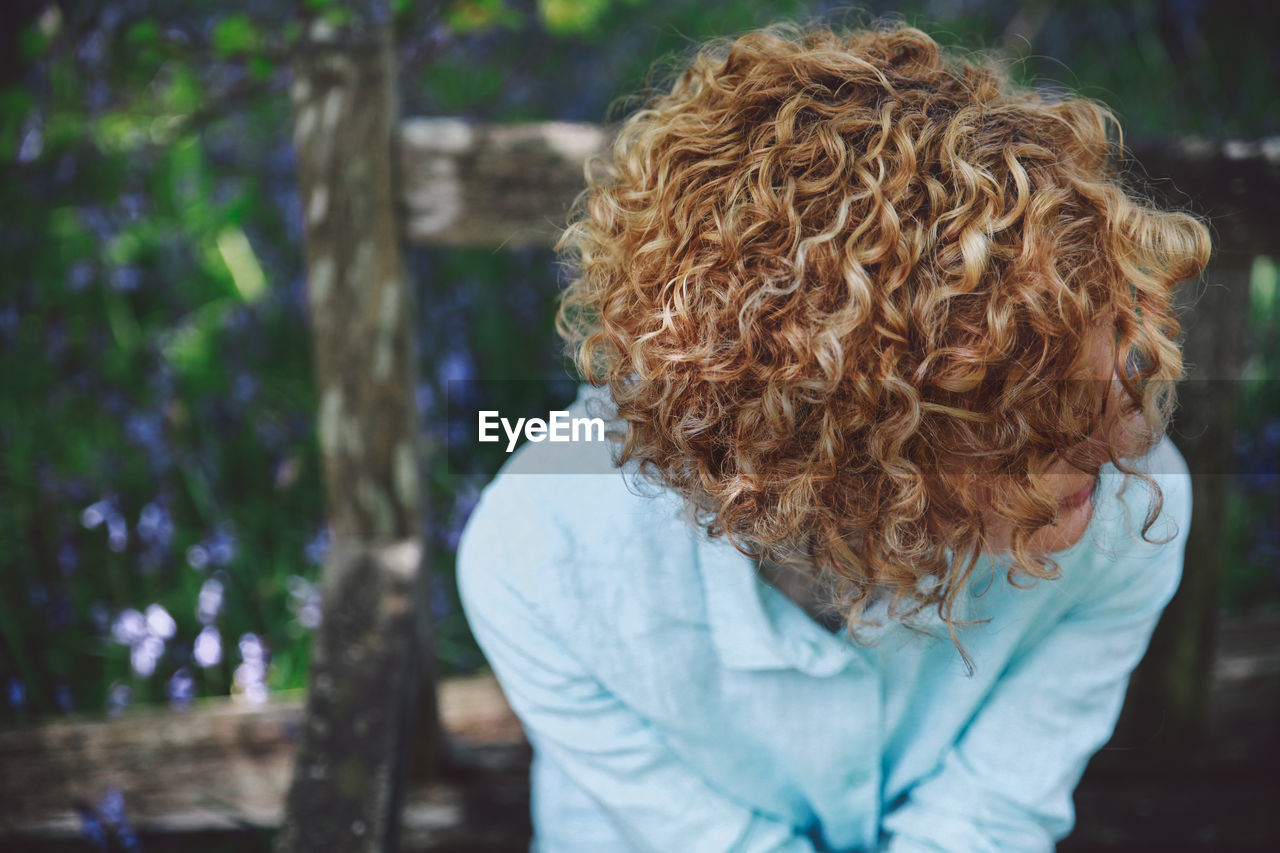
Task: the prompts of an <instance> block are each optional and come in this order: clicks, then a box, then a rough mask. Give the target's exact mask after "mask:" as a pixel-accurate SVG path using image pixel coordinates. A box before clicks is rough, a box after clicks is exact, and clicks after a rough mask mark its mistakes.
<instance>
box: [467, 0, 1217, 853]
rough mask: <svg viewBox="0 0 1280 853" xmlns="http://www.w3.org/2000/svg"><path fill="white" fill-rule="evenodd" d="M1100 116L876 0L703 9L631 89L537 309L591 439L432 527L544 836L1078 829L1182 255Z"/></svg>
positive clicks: (1165, 499)
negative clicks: (670, 74) (507, 706)
mask: <svg viewBox="0 0 1280 853" xmlns="http://www.w3.org/2000/svg"><path fill="white" fill-rule="evenodd" d="M1114 127H1115V122H1114V119H1113V118H1112V116H1111V115H1110V114H1109V113H1108V112H1107V111H1106V110H1105V109H1103V108H1102V107H1099V106H1097V105H1096V104H1093V103H1091V102H1088V101H1085V100H1081V99H1076V98H1054V97H1050V96H1048V95H1045V94H1041V93H1038V92H1034V91H1027V90H1023V89H1019V88H1017V87H1015V86H1013V85H1012V84H1010V83H1009V82H1008V80H1007V78H1006V77H1005V76H1004V74H1003V72H1002V71H1001V69H1000V68H999V67H998V66H996V65H995V64H993V63H991V62H981V61H974V60H972V59H970V60H967V61H962V60H959V59H955V58H952V57H949V56H947V55H945V54H944V53H943V52H942V51H941V50H940V49H939V47H938V45H937V44H936V43H935V42H934V41H933V40H932V39H930V38H929V37H928V36H927V35H925V34H924V33H922V32H920V31H918V30H915V29H911V28H908V27H905V26H901V25H897V24H883V25H877V26H875V27H873V28H871V29H867V30H861V31H856V32H852V33H844V34H840V33H835V32H832V31H830V30H827V29H823V28H813V29H801V28H796V27H786V26H778V27H772V28H768V29H766V30H762V31H758V32H753V33H749V34H747V35H744V36H742V37H740V38H738V39H736V40H733V41H723V42H716V43H712V44H709V45H706V46H704V47H703V48H702V49H700V50H699V51H698V52H697V54H696V55H695V56H694V58H693V59H692V61H691V62H690V64H689V65H688V67H687V68H686V69H685V70H684V72H683V74H682V75H681V76H680V77H679V78H678V79H677V80H676V81H675V83H674V84H673V85H672V86H671V88H670V89H669V91H665V92H661V93H659V94H657V95H655V96H654V97H652V98H651V99H650V100H649V101H648V102H647V103H646V104H645V105H644V107H643V108H642V109H640V110H638V111H637V112H635V113H634V114H633V115H632V116H631V117H630V118H629V119H628V120H627V121H626V123H625V124H624V125H623V127H622V129H621V131H620V133H619V135H618V138H617V141H616V144H615V147H614V150H613V156H612V158H611V162H609V163H606V164H603V165H604V166H605V167H606V168H605V169H603V170H602V171H601V172H600V173H598V174H597V176H596V177H595V178H594V179H593V181H592V184H591V186H590V187H589V189H588V192H587V193H586V195H585V196H584V203H583V204H582V205H581V207H580V208H579V212H578V214H577V215H576V218H575V219H574V221H573V222H572V223H571V224H570V227H569V228H568V230H567V231H566V232H565V235H564V237H563V239H562V241H561V244H562V248H563V249H564V250H565V252H566V254H567V256H568V258H569V259H570V261H571V263H572V265H573V268H574V270H575V276H574V278H573V280H572V282H571V283H570V285H569V287H568V288H567V290H566V291H565V293H564V294H563V298H562V304H561V310H560V314H559V317H558V323H557V326H558V329H559V331H560V333H561V334H562V335H563V336H564V338H565V340H566V342H567V346H568V351H569V352H570V353H571V354H572V356H573V357H574V359H575V362H576V364H577V367H578V369H579V371H580V373H581V375H582V377H583V379H584V380H585V383H586V384H584V386H583V390H582V392H581V394H580V396H579V399H578V401H577V402H575V404H574V408H573V410H571V411H573V412H575V413H597V414H598V413H604V414H607V415H608V417H609V418H610V419H611V420H612V422H613V423H614V425H615V430H614V433H613V435H614V437H616V439H617V445H616V447H608V446H606V445H593V446H587V445H584V446H583V448H582V452H583V453H584V454H592V453H595V454H598V456H599V458H598V459H597V462H598V463H599V469H600V470H602V471H604V470H607V471H610V472H611V475H604V476H601V475H597V474H583V473H575V474H557V473H555V471H554V470H552V469H551V468H550V467H549V464H550V463H548V462H547V460H548V459H550V458H551V457H548V456H546V455H545V454H547V453H548V452H549V451H550V448H549V446H548V445H546V444H533V443H531V444H528V445H526V446H524V447H522V448H521V449H520V450H519V451H518V452H517V454H516V456H515V458H513V459H512V460H511V461H510V462H509V463H508V465H507V466H505V467H504V469H503V471H502V472H501V473H500V474H499V476H498V477H497V479H496V480H494V482H493V483H491V484H490V485H489V486H488V488H487V489H486V490H485V492H484V494H483V496H482V498H481V500H480V503H479V505H478V506H477V508H476V510H475V513H474V514H473V516H472V518H471V519H470V521H469V523H468V526H467V529H466V531H465V533H464V536H463V539H462V542H461V544H460V547H459V553H458V571H459V583H460V589H461V592H462V596H463V604H464V607H465V608H466V612H467V615H468V618H469V619H470V621H471V625H472V627H473V629H474V632H475V635H476V638H477V640H478V641H479V643H480V645H481V646H482V648H483V649H484V651H485V653H486V655H487V656H488V658H489V660H490V662H491V664H492V666H493V669H494V672H495V674H496V675H497V677H498V679H499V681H500V682H501V684H502V686H503V689H504V691H505V692H506V694H507V697H508V699H509V700H510V702H511V705H512V708H513V709H514V710H515V712H516V713H517V715H519V717H520V718H521V720H522V722H523V723H524V726H525V729H526V732H527V733H528V736H529V739H530V742H531V744H532V746H533V748H534V755H535V759H534V766H533V771H532V773H533V776H532V793H533V819H534V830H535V839H534V846H535V849H539V850H543V851H548V853H549V852H550V851H564V850H592V851H598V850H657V851H703V850H706V851H716V850H735V851H764V850H770V851H775V850H785V851H812V850H838V851H870V850H889V851H894V853H902V851H918V850H938V851H949V853H956V851H971V850H972V851H977V850H998V851H1024V850H1025V851H1042V850H1043V851H1049V850H1052V849H1053V846H1054V842H1055V840H1056V839H1060V838H1062V837H1063V836H1065V835H1066V834H1067V833H1068V832H1069V831H1070V829H1071V827H1072V823H1073V812H1072V806H1071V794H1072V790H1073V789H1074V787H1075V785H1076V783H1077V782H1078V781H1079V778H1080V775H1081V773H1082V772H1083V769H1084V766H1085V764H1086V762H1087V761H1088V759H1089V757H1090V756H1091V755H1092V754H1093V753H1094V752H1095V751H1096V750H1097V749H1098V748H1099V747H1100V746H1101V745H1102V744H1103V743H1104V742H1105V741H1106V740H1107V738H1108V737H1109V735H1110V734H1111V731H1112V728H1113V727H1114V724H1115V720H1116V716H1117V714H1118V712H1119V708H1120V704H1121V701H1122V699H1123V696H1124V691H1125V686H1126V683H1127V681H1128V678H1129V675H1130V672H1131V671H1132V669H1133V667H1134V666H1135V665H1136V664H1137V662H1138V660H1139V659H1140V657H1141V655H1142V653H1143V651H1144V650H1145V648H1146V645H1147V642H1148V640H1149V638H1150V634H1151V631H1152V629H1153V628H1154V625H1155V623H1156V620H1157V619H1158V617H1159V614H1160V612H1161V610H1162V608H1163V607H1164V606H1165V604H1166V603H1167V602H1168V600H1169V598H1170V597H1171V596H1172V595H1173V592H1174V590H1175V588H1176V586H1177V583H1178V579H1179V577H1180V572H1181V566H1182V552H1183V546H1184V544H1185V541H1186V535H1187V527H1188V524H1189V521H1190V484H1189V479H1188V475H1187V472H1186V467H1185V464H1184V462H1183V460H1182V458H1181V456H1180V455H1179V453H1178V451H1177V450H1176V448H1174V447H1173V445H1172V444H1171V443H1170V442H1169V441H1168V439H1167V438H1165V437H1164V430H1165V427H1166V425H1167V423H1168V418H1169V415H1170V412H1171V406H1172V404H1173V397H1172V392H1171V386H1172V382H1173V381H1174V380H1176V379H1178V378H1179V377H1180V375H1181V372H1182V362H1181V357H1180V354H1179V349H1178V344H1177V341H1176V336H1177V334H1178V331H1179V327H1178V322H1177V320H1176V319H1175V317H1174V316H1173V314H1172V312H1171V307H1170V293H1171V290H1172V288H1173V286H1174V285H1175V284H1176V283H1177V282H1178V281H1180V280H1183V279H1187V278H1191V277H1195V276H1198V275H1199V274H1200V273H1201V272H1202V271H1203V268H1204V266H1205V264H1206V261H1207V256H1208V252H1209V240H1208V235H1207V232H1206V230H1205V228H1204V227H1203V226H1202V225H1201V224H1200V223H1199V222H1197V221H1196V220H1195V219H1193V218H1191V217H1190V216H1188V215H1185V214H1182V213H1178V212H1169V211H1161V210H1158V209H1154V208H1152V207H1151V206H1149V205H1147V204H1145V203H1143V202H1142V201H1141V200H1139V199H1136V198H1134V197H1132V196H1130V195H1129V194H1127V193H1126V192H1125V190H1124V189H1123V187H1122V186H1121V185H1120V184H1119V183H1118V182H1117V180H1116V178H1115V177H1114V175H1113V173H1112V166H1113V163H1112V161H1113V155H1114V154H1115V153H1116V152H1117V150H1118V147H1119V146H1118V141H1117V140H1114V139H1110V138H1109V137H1108V133H1109V131H1110V130H1111V129H1112V128H1114ZM614 466H616V467H614ZM575 470H586V469H575Z"/></svg>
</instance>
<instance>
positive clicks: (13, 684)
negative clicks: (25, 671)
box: [5, 677, 27, 714]
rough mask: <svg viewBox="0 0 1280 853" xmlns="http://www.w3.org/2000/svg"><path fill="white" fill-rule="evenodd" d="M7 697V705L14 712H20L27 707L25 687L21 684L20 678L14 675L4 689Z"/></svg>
mask: <svg viewBox="0 0 1280 853" xmlns="http://www.w3.org/2000/svg"><path fill="white" fill-rule="evenodd" d="M5 692H6V693H7V694H8V697H9V707H10V708H12V709H13V710H14V711H15V712H16V713H19V714H21V713H22V712H23V711H25V710H26V708H27V688H26V686H25V685H23V683H22V680H21V679H19V678H17V677H14V678H10V679H9V684H8V685H7V689H6V691H5Z"/></svg>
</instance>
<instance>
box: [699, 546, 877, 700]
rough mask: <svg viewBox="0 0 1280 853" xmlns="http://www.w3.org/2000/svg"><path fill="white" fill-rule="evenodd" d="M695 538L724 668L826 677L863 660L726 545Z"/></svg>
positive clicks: (848, 642)
mask: <svg viewBox="0 0 1280 853" xmlns="http://www.w3.org/2000/svg"><path fill="white" fill-rule="evenodd" d="M695 535H696V539H697V548H698V567H699V571H700V572H701V575H702V588H703V594H704V596H705V598H706V603H707V621H708V624H709V626H710V630H711V641H712V643H713V645H714V646H715V649H716V653H717V655H719V657H720V662H721V663H722V664H724V666H726V667H728V668H730V669H744V670H770V669H797V670H800V671H801V672H804V673H806V674H808V675H813V676H818V677H826V676H831V675H835V674H836V673H837V672H840V671H841V670H842V669H844V668H845V667H846V666H848V665H849V664H851V663H854V662H855V661H858V660H861V659H863V654H862V650H861V649H859V648H858V647H857V646H855V645H854V644H853V642H852V641H851V640H849V639H848V638H847V637H845V636H837V635H834V634H832V633H831V632H830V631H828V630H827V629H826V628H823V627H822V626H821V625H819V624H818V623H816V622H814V621H813V620H812V619H811V618H809V615H808V614H807V613H805V612H804V610H803V609H802V608H801V607H800V605H798V604H796V603H795V602H793V601H792V600H791V599H789V598H787V597H786V596H785V595H783V594H782V592H780V591H779V590H777V589H776V588H774V587H773V586H772V585H770V584H769V583H767V582H766V581H765V580H764V579H763V578H762V577H760V575H759V573H758V572H757V571H756V567H755V561H754V560H752V559H751V558H750V557H747V556H746V555H744V554H742V553H741V552H740V551H738V550H737V549H736V548H734V547H733V545H731V544H730V543H729V542H728V541H727V540H725V539H723V538H721V539H716V540H711V539H709V538H708V537H707V536H706V535H705V531H703V530H701V529H699V530H698V532H697V533H696V534H695Z"/></svg>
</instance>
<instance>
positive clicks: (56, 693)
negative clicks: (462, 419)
mask: <svg viewBox="0 0 1280 853" xmlns="http://www.w3.org/2000/svg"><path fill="white" fill-rule="evenodd" d="M302 5H304V6H306V7H309V8H310V9H311V10H312V11H313V12H314V13H316V14H325V13H326V10H329V9H330V7H332V9H335V10H336V9H338V6H337V4H331V3H329V2H328V0H306V2H305V3H304V4H302ZM391 8H392V13H393V14H394V22H395V31H396V34H397V48H396V60H397V63H398V74H399V94H400V101H401V112H402V113H403V115H404V116H406V117H414V116H452V117H460V118H465V119H474V120H482V121H488V122H523V121H545V120H563V121H583V122H601V121H605V120H610V119H616V118H618V117H620V115H621V114H622V112H623V111H624V110H625V107H626V102H625V101H622V100H620V99H621V98H622V97H623V96H625V95H627V94H629V93H631V92H633V91H635V90H637V89H639V88H640V87H642V86H643V85H644V84H645V81H646V79H647V74H648V72H649V69H650V68H651V66H652V65H653V63H654V62H655V61H658V60H660V59H662V58H663V57H668V58H669V57H672V56H676V55H679V54H680V53H681V52H682V51H685V50H686V49H688V48H689V47H690V46H691V45H692V44H693V43H695V42H697V41H698V40H700V39H703V38H706V37H710V36H717V35H725V34H732V33H734V32H738V31H740V30H743V29H746V28H749V27H753V26H757V25H762V24H765V23H768V22H771V21H774V20H777V19H779V18H796V17H799V18H805V17H807V16H810V15H818V16H823V17H826V18H828V19H831V20H836V21H850V22H852V21H856V20H857V17H856V14H855V13H851V12H850V11H849V9H848V7H846V6H844V5H843V4H841V5H839V6H837V5H836V4H821V3H809V4H804V3H794V2H710V0H699V2H693V0H665V2H661V3H658V2H645V0H539V2H536V3H535V2H504V0H451V1H450V2H440V3H413V2H408V0H398V2H394V3H392V4H391ZM861 8H862V9H863V10H865V11H867V12H870V13H875V14H880V13H886V12H889V13H896V14H900V15H902V16H904V17H906V18H907V19H908V20H909V21H911V22H913V23H918V24H919V25H921V26H922V27H924V28H925V29H926V30H928V31H929V32H931V33H933V34H934V35H936V36H937V37H938V38H939V39H940V40H942V41H944V42H946V43H949V44H955V45H961V46H965V47H985V48H990V49H995V50H999V51H1002V52H1004V53H1005V54H1006V55H1008V56H1009V57H1011V58H1012V59H1014V60H1015V64H1014V69H1015V72H1016V74H1017V76H1018V77H1019V78H1020V79H1022V80H1023V81H1024V82H1028V83H1034V84H1036V85H1043V86H1052V87H1059V88H1060V87H1067V88H1070V89H1072V90H1075V91H1077V92H1079V93H1081V94H1084V95H1087V96H1090V97H1094V98H1097V99H1099V100H1101V101H1103V102H1105V103H1107V104H1108V105H1110V106H1111V107H1112V108H1113V109H1114V110H1115V111H1116V113H1117V114H1118V115H1119V117H1120V119H1121V121H1122V123H1123V126H1124V128H1125V131H1126V134H1127V137H1126V138H1127V139H1138V140H1141V139H1143V138H1152V139H1154V138H1161V139H1166V138H1190V137H1195V138H1203V139H1208V140H1218V139H1224V138H1235V139H1246V140H1257V139H1263V138H1268V137H1276V135H1277V134H1280V47H1278V46H1277V42H1276V40H1275V38H1274V34H1275V32H1277V29H1275V28H1274V27H1268V26H1267V25H1266V24H1267V22H1269V21H1270V22H1271V23H1272V24H1274V23H1275V22H1274V20H1272V16H1273V13H1272V12H1271V11H1270V8H1269V4H1268V3H1267V2H1264V0H1257V2H1247V1H1246V0H1235V1H1234V2H1218V3H1209V2H1207V0H1179V2H1156V1H1155V0H1146V2H1133V3H1105V2H1097V0H1087V1H1086V2H1073V3H1066V2H1057V3H1055V2H1039V3H1011V2H997V1H996V0H968V1H967V2H966V1H965V0H952V2H944V0H935V2H910V3H897V4H889V3H868V4H865V5H864V6H863V7H861ZM297 11H298V4H296V3H293V2H279V0H259V2H255V3H253V4H248V3H243V4H236V3H225V2H220V3H212V2H204V0H184V2H176V0H173V1H171V2H161V0H150V2H144V1H143V0H134V1H133V2H129V0H125V1H124V2H106V0H103V2H96V0H86V2H70V0H65V1H64V2H30V0H18V2H15V3H11V4H9V8H8V11H7V15H6V18H7V20H6V26H5V27H4V32H3V33H2V34H0V38H3V39H4V40H5V42H6V43H5V44H4V45H3V46H2V47H0V175H2V180H0V211H3V212H2V213H0V688H3V693H2V695H0V729H2V728H5V727H12V726H19V725H27V724H31V723H33V722H37V721H40V720H46V719H55V718H58V717H61V716H65V715H103V714H105V715H118V714H122V713H128V712H129V710H130V709H132V708H135V707H137V706H143V705H156V704H168V705H170V706H172V707H174V708H176V709H182V708H187V707H191V706H192V705H193V704H194V703H198V702H199V701H200V700H201V699H202V698H207V697H218V696H227V695H232V696H235V697H238V698H239V699H240V700H242V701H244V702H246V703H250V704H252V703H262V702H264V701H266V700H267V699H268V698H269V697H270V696H271V695H272V694H273V693H276V692H280V691H289V690H293V689H296V688H301V687H303V686H305V684H306V680H307V671H308V657H309V653H310V649H311V638H312V634H313V630H314V629H315V627H316V626H317V625H318V624H319V620H320V618H321V601H320V595H319V591H318V587H317V581H318V573H319V567H320V566H321V564H322V562H323V559H324V555H325V553H326V548H327V544H328V534H327V530H326V524H325V518H324V506H323V489H322V484H321V480H320V477H321V469H320V455H319V448H318V443H317V431H316V416H315V413H316V408H317V401H316V395H315V392H314V388H313V375H312V360H311V355H310V353H311V346H310V338H309V333H308V328H307V313H306V286H305V280H304V274H303V273H304V270H303V250H302V234H303V227H304V226H303V215H302V205H301V200H300V197H299V193H298V186H297V174H296V167H295V159H294V149H293V143H292V138H291V134H290V125H291V116H290V103H289V96H288V91H289V84H290V79H291V72H290V62H289V57H290V46H291V44H292V43H293V40H294V39H295V38H296V36H297V25H296V23H295V20H296V14H297ZM832 16H834V17H832ZM408 259H409V264H410V270H409V273H410V280H411V282H412V286H413V287H414V291H415V294H416V296H417V302H416V308H417V316H416V318H415V323H416V328H417V333H416V334H417V340H418V343H419V348H418V352H417V355H416V359H417V368H418V377H419V384H418V387H417V393H416V400H417V403H418V413H419V418H420V420H421V423H422V424H423V428H424V429H425V430H426V431H427V432H428V433H429V434H430V435H431V436H432V437H433V440H434V441H435V442H436V443H438V444H440V445H443V444H444V443H446V441H447V438H448V435H449V431H450V429H455V430H456V429H458V428H459V427H460V426H461V425H460V424H451V423H450V422H449V420H448V417H447V414H448V413H447V410H446V406H445V405H444V401H445V397H446V390H447V387H448V383H449V382H450V381H457V380H471V379H484V378H501V377H510V376H530V375H543V376H546V377H548V379H547V384H546V395H547V397H548V398H549V399H558V400H559V401H561V402H563V400H564V399H565V398H564V396H563V393H562V390H557V389H562V388H563V383H562V382H561V383H557V382H555V381H554V380H555V377H557V376H558V377H564V376H565V375H566V374H565V368H564V365H563V362H562V359H561V357H560V353H559V345H558V341H557V340H556V338H555V336H554V334H553V333H552V331H551V317H552V313H553V310H554V298H555V294H556V291H557V288H558V286H559V280H558V276H559V275H560V272H559V269H558V267H557V265H556V263H555V258H554V256H553V254H552V253H551V252H550V251H549V250H545V249H528V248H513V249H512V248H508V249H503V250H502V251H493V250H489V249H443V248H440V249H434V248H433V249H427V248H422V247H416V248H411V249H410V250H409V254H408ZM1209 284H1210V286H1211V285H1212V282H1209ZM1278 286H1280V285H1278V281H1277V266H1276V262H1275V259H1272V258H1268V257H1264V256H1260V257H1258V258H1256V259H1255V261H1254V262H1253V265H1252V270H1251V279H1250V283H1249V290H1250V294H1249V295H1250V306H1251V307H1250V311H1249V315H1248V316H1247V317H1242V318H1240V326H1239V334H1240V335H1242V336H1244V337H1245V339H1246V344H1245V345H1246V349H1247V352H1249V353H1250V358H1249V362H1248V365H1247V368H1246V372H1245V379H1246V381H1245V382H1244V383H1242V387H1241V409H1240V414H1239V418H1238V423H1237V425H1236V429H1235V452H1236V455H1235V461H1234V465H1233V469H1232V473H1233V474H1234V476H1233V480H1232V487H1231V495H1230V504H1229V524H1228V536H1227V537H1226V539H1225V540H1224V542H1223V544H1222V552H1221V561H1222V569H1221V585H1220V596H1221V601H1220V606H1221V609H1222V612H1223V613H1224V614H1228V615H1236V616H1239V615H1249V614H1256V613H1258V612H1274V611H1275V610H1276V609H1277V608H1280V524H1277V522H1276V519H1277V518H1280V478H1278V477H1277V476H1276V472H1277V471H1278V470H1280V398H1278V395H1277V393H1276V389H1277V387H1280V386H1277V384H1276V382H1275V380H1276V379H1278V378H1280V341H1278V340H1277V333H1276V328H1277V320H1278V319H1280V317H1278V315H1280V305H1278V304H1277V288H1278ZM557 394H559V395H560V396H559V397H558V398H557V396H556V395H557ZM544 408H545V407H544ZM500 461H501V459H500V458H499V457H492V458H487V459H485V460H482V461H480V462H479V463H478V464H480V465H481V466H482V467H483V466H488V468H489V470H494V469H495V468H496V464H497V463H499V462H500ZM423 477H424V480H423V482H424V483H425V484H426V485H427V495H426V501H425V509H424V517H423V519H422V524H423V527H424V529H426V530H427V531H428V540H427V541H428V542H429V544H430V546H431V548H432V552H431V553H430V554H429V555H428V556H427V563H428V564H429V565H430V566H431V567H432V572H431V589H432V594H431V608H432V613H433V616H434V620H435V629H436V645H437V652H438V659H439V664H440V672H441V674H443V675H450V674H464V673H470V672H474V671H477V670H478V669H479V668H481V667H483V660H482V658H481V657H480V655H479V653H478V651H477V649H476V647H475V644H474V642H473V640H472V638H471V636H470V634H469V632H468V629H467V627H466V624H465V621H464V619H463V618H462V615H461V613H460V609H459V607H458V603H457V596H456V590H455V587H454V584H453V579H452V560H453V549H454V548H455V547H456V544H457V541H458V535H459V532H460V530H461V528H462V526H463V524H464V523H465V521H466V518H467V515H468V513H469V511H470V509H471V508H472V507H473V506H474V502H475V499H476V488H477V482H478V481H476V480H475V479H474V478H457V477H455V476H453V475H451V473H450V472H449V470H448V469H447V468H446V466H445V464H444V459H443V456H440V457H439V458H436V459H428V460H427V464H426V467H425V468H424V470H423Z"/></svg>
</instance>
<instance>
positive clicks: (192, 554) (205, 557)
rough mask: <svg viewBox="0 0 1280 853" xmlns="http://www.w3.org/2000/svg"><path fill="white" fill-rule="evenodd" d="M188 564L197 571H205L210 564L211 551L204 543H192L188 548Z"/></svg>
mask: <svg viewBox="0 0 1280 853" xmlns="http://www.w3.org/2000/svg"><path fill="white" fill-rule="evenodd" d="M187 565H189V566H190V567H191V568H193V569H195V570H196V571H197V572H201V571H204V568H205V567H206V566H208V565H209V552H208V551H207V550H206V549H205V547H204V546H203V545H192V546H191V547H190V548H188V549H187Z"/></svg>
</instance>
